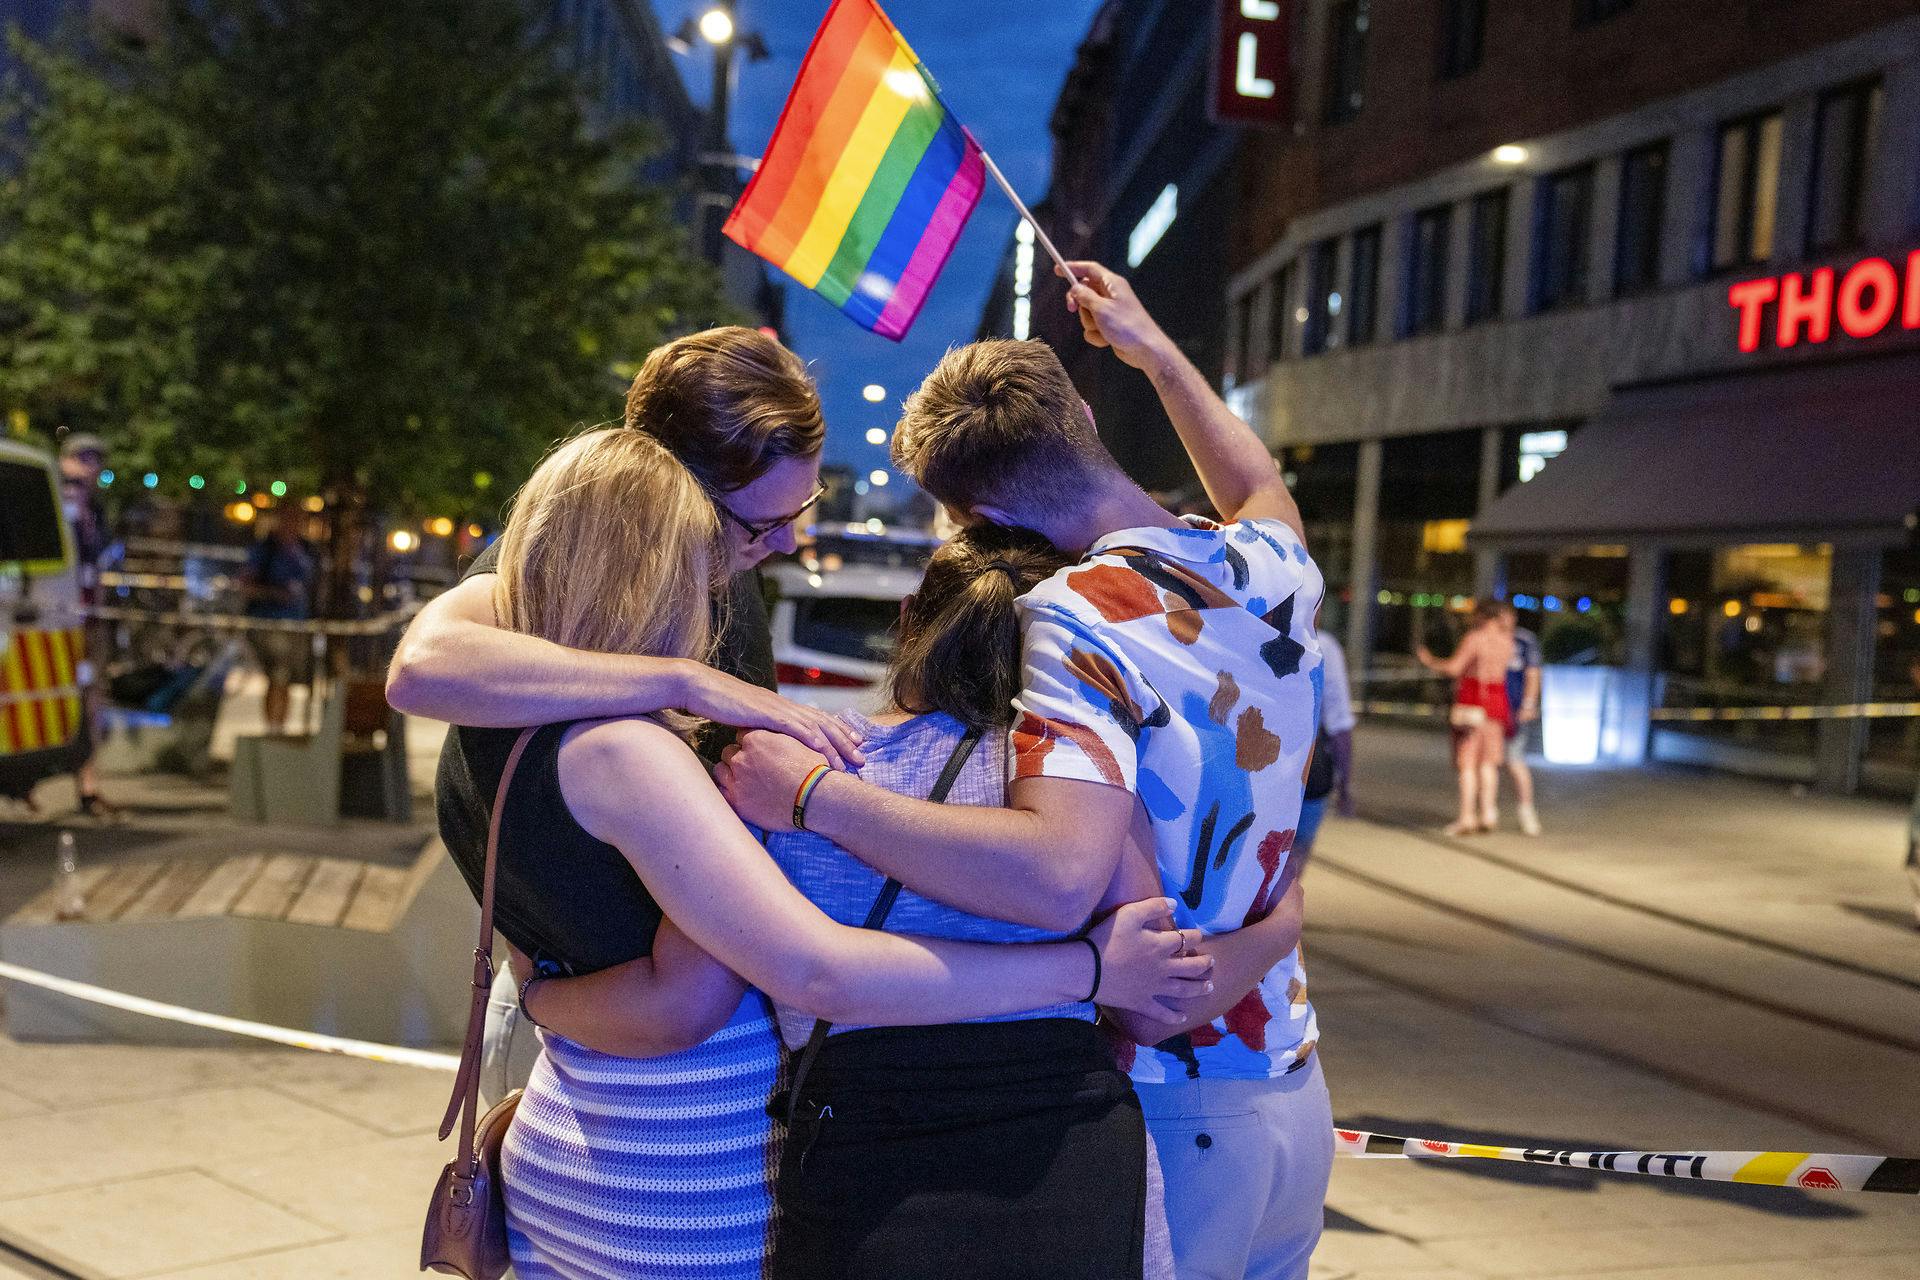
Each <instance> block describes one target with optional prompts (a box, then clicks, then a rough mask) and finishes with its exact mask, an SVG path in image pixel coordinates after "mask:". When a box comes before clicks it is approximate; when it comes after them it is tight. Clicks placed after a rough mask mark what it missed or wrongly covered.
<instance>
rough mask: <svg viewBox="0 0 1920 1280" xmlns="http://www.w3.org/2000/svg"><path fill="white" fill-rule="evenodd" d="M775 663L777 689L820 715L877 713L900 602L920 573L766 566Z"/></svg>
mask: <svg viewBox="0 0 1920 1280" xmlns="http://www.w3.org/2000/svg"><path fill="white" fill-rule="evenodd" d="M768 576H769V577H771V578H772V579H773V580H774V582H775V583H776V584H777V585H778V587H779V590H780V598H779V600H778V601H777V602H776V603H775V604H774V606H773V614H772V619H771V621H772V624H773V658H774V662H775V664H776V665H777V668H778V671H779V676H780V692H781V694H782V695H784V696H785V697H788V698H792V699H793V700H794V701H795V702H804V703H807V704H808V705H810V706H815V707H819V708H821V709H822V710H825V711H849V710H851V711H876V710H878V709H879V708H880V706H881V704H882V703H883V702H884V701H885V690H883V689H881V688H880V684H881V681H882V680H883V679H884V677H885V676H886V674H887V662H888V660H889V659H890V658H892V657H893V645H894V624H895V623H897V622H898V621H899V620H900V602H901V601H902V600H904V599H906V598H907V597H908V596H910V595H912V594H913V593H914V592H915V591H917V590H919V588H920V570H919V569H917V568H898V567H891V566H881V565H870V564H849V565H846V566H844V567H842V568H838V569H823V570H820V571H818V572H810V571H808V570H807V568H806V567H805V566H803V565H799V564H795V563H793V562H791V561H789V562H785V563H782V564H776V565H773V566H771V568H770V569H769V570H768Z"/></svg>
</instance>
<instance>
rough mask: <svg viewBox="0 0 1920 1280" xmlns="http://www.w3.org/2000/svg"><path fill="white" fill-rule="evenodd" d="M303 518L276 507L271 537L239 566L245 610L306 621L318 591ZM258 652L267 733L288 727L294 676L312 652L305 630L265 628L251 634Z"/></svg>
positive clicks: (277, 618) (269, 617)
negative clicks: (302, 527) (302, 529)
mask: <svg viewBox="0 0 1920 1280" xmlns="http://www.w3.org/2000/svg"><path fill="white" fill-rule="evenodd" d="M298 521H299V517H298V516H297V515H295V514H293V513H292V512H291V511H280V512H276V513H275V514H274V515H273V517H272V523H271V524H269V526H268V528H267V533H266V536H265V537H263V538H261V539H260V540H259V541H258V542H256V543H254V544H253V548H252V550H251V551H249V552H248V553H247V563H246V567H245V568H243V569H241V570H240V583H241V589H242V591H243V592H244V593H245V595H246V601H247V602H246V606H245V609H246V615H247V616H248V617H249V618H259V619H262V620H265V621H274V622H304V621H306V619H307V617H308V616H309V612H310V610H309V604H308V599H309V596H310V595H311V593H312V590H313V557H312V556H310V555H308V554H307V548H306V543H305V542H304V541H303V540H302V539H301V537H300V526H299V523H298ZM249 639H250V640H251V641H252V643H253V652H254V654H255V656H256V657H257V658H258V659H259V661H260V669H261V671H262V672H264V673H265V675H266V677H267V698H266V707H265V716H266V721H267V732H268V733H274V734H279V733H285V732H286V731H287V713H288V711H289V710H291V708H292V706H293V685H294V681H296V680H299V679H302V678H304V676H305V673H306V669H307V665H308V660H309V659H310V658H311V656H312V654H311V653H310V651H309V650H308V648H307V645H308V640H307V634H306V632H304V631H297V630H288V629H282V628H277V627H275V628H262V629H260V630H258V631H254V632H252V633H251V634H250V636H249Z"/></svg>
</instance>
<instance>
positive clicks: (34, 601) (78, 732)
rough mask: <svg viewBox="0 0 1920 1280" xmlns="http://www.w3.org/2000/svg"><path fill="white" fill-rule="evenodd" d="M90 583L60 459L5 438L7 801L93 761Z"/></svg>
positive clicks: (2, 703) (1, 454) (1, 605)
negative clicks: (84, 596) (83, 668)
mask: <svg viewBox="0 0 1920 1280" xmlns="http://www.w3.org/2000/svg"><path fill="white" fill-rule="evenodd" d="M81 622H82V616H81V612H80V579H79V575H78V573H77V571H76V563H75V557H74V544H73V533H72V531H71V530H70V529H69V528H68V527H67V522H66V520H65V518H64V517H63V516H62V515H61V511H60V472H59V468H58V467H57V466H56V465H55V463H54V460H53V456H52V455H51V454H49V453H47V452H46V451H45V450H42V449H36V448H33V447H32V446H30V445H27V444H25V443H23V442H21V441H18V440H5V439H0V795H7V796H15V797H21V796H25V795H26V794H27V793H28V792H29V791H31V790H32V789H33V787H34V785H35V784H36V783H38V782H40V781H41V780H42V779H44V778H50V777H53V776H55V775H56V774H62V773H72V772H73V771H74V770H75V769H77V768H78V767H79V766H80V763H81V761H82V760H84V759H85V757H86V750H87V740H86V733H85V731H84V730H85V725H84V712H83V710H82V703H81V696H80V683H81V680H80V664H81V661H82V659H83V656H84V654H83V651H82V650H83V642H82V633H81Z"/></svg>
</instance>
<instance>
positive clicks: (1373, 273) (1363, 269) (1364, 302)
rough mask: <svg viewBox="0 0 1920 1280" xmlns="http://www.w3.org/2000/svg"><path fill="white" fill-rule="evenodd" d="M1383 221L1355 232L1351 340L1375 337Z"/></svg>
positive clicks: (1349, 277) (1349, 322)
mask: <svg viewBox="0 0 1920 1280" xmlns="http://www.w3.org/2000/svg"><path fill="white" fill-rule="evenodd" d="M1379 299H1380V224H1379V223H1377V222H1376V223H1375V224H1374V225H1372V226H1370V227H1362V228H1360V229H1359V230H1358V231H1356V232H1354V233H1353V263H1352V265H1351V266H1350V267H1348V269H1347V297H1346V308H1345V310H1346V313H1347V341H1348V342H1350V343H1352V344H1353V345H1354V346H1356V347H1359V346H1365V345H1366V344H1367V343H1369V342H1372V341H1373V337H1374V330H1375V328H1376V327H1377V317H1378V316H1379V314H1380V307H1379Z"/></svg>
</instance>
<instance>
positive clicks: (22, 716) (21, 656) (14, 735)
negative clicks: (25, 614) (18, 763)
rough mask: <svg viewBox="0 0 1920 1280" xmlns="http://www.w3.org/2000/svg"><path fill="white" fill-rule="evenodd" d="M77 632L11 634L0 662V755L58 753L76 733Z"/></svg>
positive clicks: (80, 649) (36, 631)
mask: <svg viewBox="0 0 1920 1280" xmlns="http://www.w3.org/2000/svg"><path fill="white" fill-rule="evenodd" d="M82 652H83V647H82V642H81V637H80V629H79V628H78V627H75V628H72V629H69V630H58V631H42V630H26V629H22V630H19V631H15V632H14V633H13V637H12V639H11V642H10V643H9V644H8V645H7V651H6V657H5V658H4V660H0V755H14V754H18V753H20V752H24V751H41V750H45V749H47V748H50V747H62V746H65V745H66V744H68V743H69V742H72V741H73V739H74V738H75V737H76V736H77V735H78V734H79V732H80V716H81V708H80V684H79V679H78V671H79V666H80V658H81V654H82Z"/></svg>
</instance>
